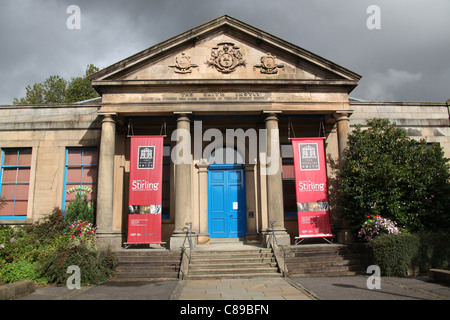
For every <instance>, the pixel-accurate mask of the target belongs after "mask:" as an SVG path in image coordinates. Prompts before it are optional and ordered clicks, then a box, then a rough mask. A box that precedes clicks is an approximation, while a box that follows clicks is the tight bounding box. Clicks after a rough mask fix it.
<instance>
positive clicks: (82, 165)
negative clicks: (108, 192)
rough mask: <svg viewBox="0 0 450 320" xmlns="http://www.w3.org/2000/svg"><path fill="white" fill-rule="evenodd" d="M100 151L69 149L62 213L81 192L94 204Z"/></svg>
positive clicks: (94, 149) (67, 150) (94, 148)
mask: <svg viewBox="0 0 450 320" xmlns="http://www.w3.org/2000/svg"><path fill="white" fill-rule="evenodd" d="M97 167H98V150H97V148H96V147H93V148H67V149H66V164H65V174H64V196H63V204H62V211H65V210H66V208H67V205H68V204H69V202H70V201H71V200H73V199H75V195H76V194H77V193H79V192H81V193H82V195H86V197H87V199H88V200H89V201H90V202H92V201H93V200H95V198H96V195H97Z"/></svg>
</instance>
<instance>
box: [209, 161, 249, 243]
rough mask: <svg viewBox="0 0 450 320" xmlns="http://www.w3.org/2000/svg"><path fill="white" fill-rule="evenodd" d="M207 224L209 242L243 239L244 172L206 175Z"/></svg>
mask: <svg viewBox="0 0 450 320" xmlns="http://www.w3.org/2000/svg"><path fill="white" fill-rule="evenodd" d="M208 208H209V210H208V220H209V221H208V222H209V224H208V225H209V233H210V236H211V238H219V237H220V238H234V237H245V232H246V230H247V219H246V203H245V183H244V169H242V168H240V169H220V168H217V166H216V167H215V168H214V169H211V170H210V171H209V173H208Z"/></svg>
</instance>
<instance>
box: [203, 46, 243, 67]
mask: <svg viewBox="0 0 450 320" xmlns="http://www.w3.org/2000/svg"><path fill="white" fill-rule="evenodd" d="M206 63H207V64H208V66H210V67H215V68H216V69H217V71H220V72H222V73H231V72H233V71H234V70H235V69H236V68H237V67H239V66H245V61H244V59H243V57H242V53H241V51H240V50H239V47H237V46H235V45H234V43H231V42H221V43H218V44H217V47H213V48H212V50H211V58H210V59H209V60H208V61H206Z"/></svg>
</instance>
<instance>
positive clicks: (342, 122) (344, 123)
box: [334, 112, 350, 160]
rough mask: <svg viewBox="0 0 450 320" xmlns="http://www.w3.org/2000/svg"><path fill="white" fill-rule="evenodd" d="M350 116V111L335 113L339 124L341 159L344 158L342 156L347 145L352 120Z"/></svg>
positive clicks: (338, 134)
mask: <svg viewBox="0 0 450 320" xmlns="http://www.w3.org/2000/svg"><path fill="white" fill-rule="evenodd" d="M348 117H349V113H347V112H336V113H335V114H334V118H335V119H336V125H337V136H338V148H339V160H342V157H343V156H344V150H345V148H346V147H347V141H348V132H349V122H350V119H349V118H348Z"/></svg>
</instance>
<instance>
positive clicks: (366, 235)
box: [358, 216, 400, 241]
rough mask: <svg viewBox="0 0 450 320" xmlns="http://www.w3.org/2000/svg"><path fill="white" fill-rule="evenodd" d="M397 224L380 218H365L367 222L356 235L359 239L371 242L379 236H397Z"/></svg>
mask: <svg viewBox="0 0 450 320" xmlns="http://www.w3.org/2000/svg"><path fill="white" fill-rule="evenodd" d="M399 233H400V231H399V230H398V228H397V224H396V223H395V222H394V221H391V220H389V219H386V218H383V217H382V216H374V217H371V216H367V220H366V221H365V222H364V224H363V225H362V227H361V230H360V231H359V233H358V237H359V238H363V239H364V240H366V241H371V240H373V238H374V237H375V236H377V235H380V234H399Z"/></svg>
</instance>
